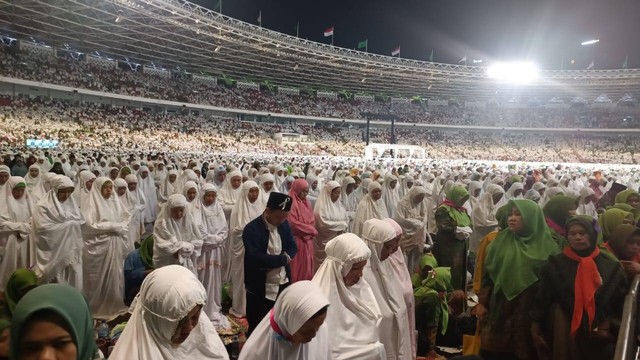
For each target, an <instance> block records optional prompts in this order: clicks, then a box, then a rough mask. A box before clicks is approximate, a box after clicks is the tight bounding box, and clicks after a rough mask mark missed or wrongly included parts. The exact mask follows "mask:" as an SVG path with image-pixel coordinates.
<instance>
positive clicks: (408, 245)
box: [393, 185, 428, 254]
mask: <svg viewBox="0 0 640 360" xmlns="http://www.w3.org/2000/svg"><path fill="white" fill-rule="evenodd" d="M426 194H427V190H426V189H425V188H424V187H422V186H417V185H416V186H413V187H411V189H409V191H408V192H407V193H406V194H405V195H404V197H403V198H402V199H401V200H400V201H399V202H398V207H397V208H396V214H395V215H394V216H393V219H394V220H395V221H396V222H397V223H398V225H400V227H401V228H402V238H401V239H400V247H401V248H402V251H403V252H404V253H405V254H406V253H410V252H416V251H417V252H418V253H419V254H422V251H423V249H424V244H425V239H426V236H427V223H426V222H427V215H428V208H427V207H428V205H427V203H426V202H425V201H424V200H423V201H420V202H418V203H416V200H417V198H418V197H419V196H421V195H426Z"/></svg>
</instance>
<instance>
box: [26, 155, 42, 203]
mask: <svg viewBox="0 0 640 360" xmlns="http://www.w3.org/2000/svg"><path fill="white" fill-rule="evenodd" d="M42 174H46V172H45V171H41V169H40V167H39V166H38V165H35V164H34V165H31V166H29V173H28V174H27V177H26V178H25V181H26V182H27V189H28V190H29V195H31V197H32V198H33V204H34V205H35V204H37V203H38V201H40V199H42V198H43V197H44V195H45V194H46V193H47V192H46V191H45V189H44V184H43V178H44V176H43V175H42Z"/></svg>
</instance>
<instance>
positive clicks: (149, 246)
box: [139, 234, 153, 269]
mask: <svg viewBox="0 0 640 360" xmlns="http://www.w3.org/2000/svg"><path fill="white" fill-rule="evenodd" d="M139 251H140V258H141V259H142V263H143V264H144V267H145V268H147V269H153V234H151V235H149V236H147V237H146V238H144V240H142V242H141V243H140V249H139Z"/></svg>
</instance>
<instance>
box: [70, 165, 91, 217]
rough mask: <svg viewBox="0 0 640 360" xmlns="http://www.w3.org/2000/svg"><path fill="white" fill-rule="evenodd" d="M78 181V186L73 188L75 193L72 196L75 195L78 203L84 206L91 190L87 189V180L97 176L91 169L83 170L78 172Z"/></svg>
mask: <svg viewBox="0 0 640 360" xmlns="http://www.w3.org/2000/svg"><path fill="white" fill-rule="evenodd" d="M78 178H79V180H78V183H77V184H76V188H75V189H74V190H73V194H72V195H71V196H73V197H75V200H76V204H78V206H79V207H80V208H82V207H83V206H84V204H85V203H86V202H87V200H88V199H89V194H90V193H91V191H90V190H88V189H87V182H89V181H91V180H94V181H95V179H96V176H95V175H94V174H93V173H91V172H89V171H82V172H80V174H78Z"/></svg>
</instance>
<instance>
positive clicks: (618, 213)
mask: <svg viewBox="0 0 640 360" xmlns="http://www.w3.org/2000/svg"><path fill="white" fill-rule="evenodd" d="M627 218H629V219H631V220H632V221H633V214H632V213H630V212H628V211H624V210H620V209H616V208H608V209H607V210H605V212H603V213H602V214H600V217H599V218H598V225H599V226H600V229H601V230H602V236H599V237H598V243H599V244H600V243H602V242H606V241H609V240H611V236H612V235H613V231H614V230H615V229H616V227H617V226H618V225H622V222H623V221H624V220H625V219H627Z"/></svg>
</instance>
